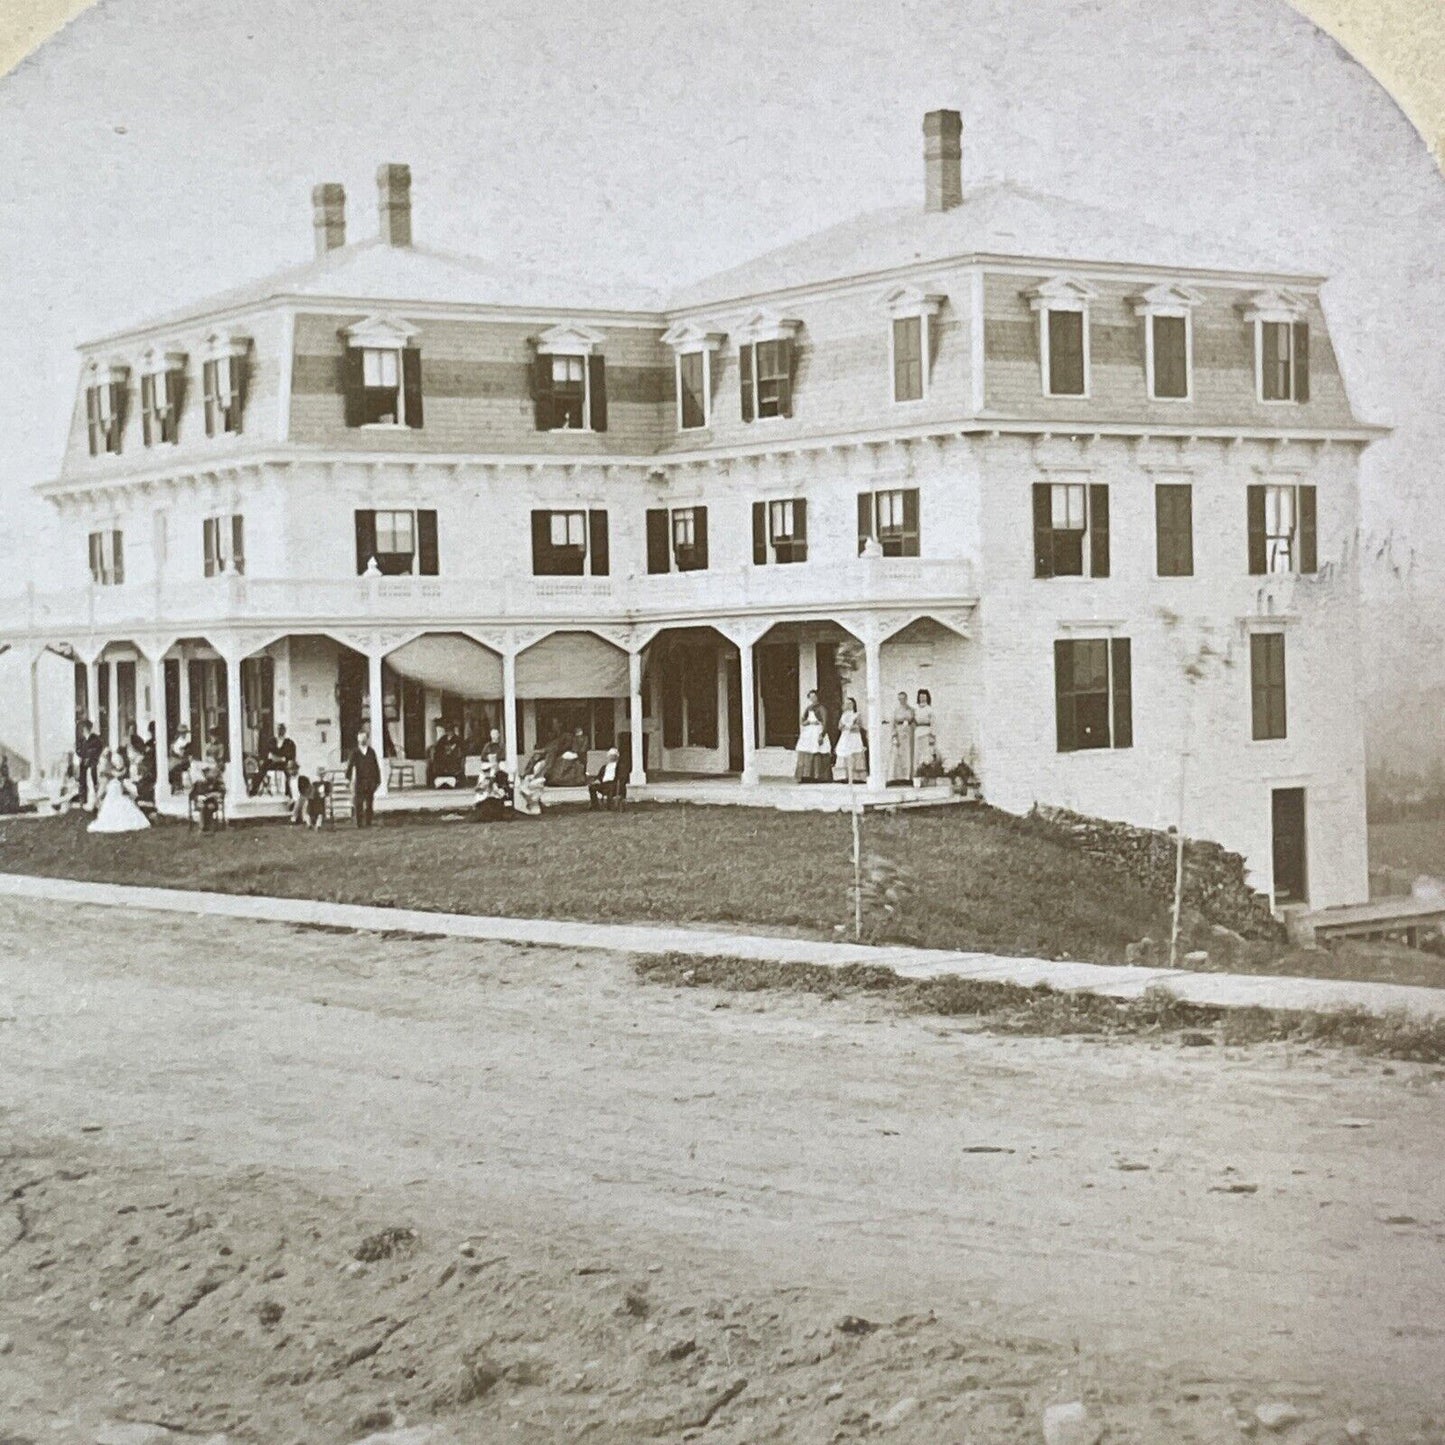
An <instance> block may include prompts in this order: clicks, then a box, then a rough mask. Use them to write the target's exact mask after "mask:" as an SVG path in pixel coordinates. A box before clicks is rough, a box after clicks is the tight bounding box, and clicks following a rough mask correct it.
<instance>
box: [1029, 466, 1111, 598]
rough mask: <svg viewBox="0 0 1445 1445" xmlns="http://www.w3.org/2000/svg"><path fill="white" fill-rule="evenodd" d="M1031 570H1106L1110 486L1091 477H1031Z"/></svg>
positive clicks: (1098, 573)
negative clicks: (1033, 479)
mask: <svg viewBox="0 0 1445 1445" xmlns="http://www.w3.org/2000/svg"><path fill="white" fill-rule="evenodd" d="M1033 525H1034V576H1035V577H1107V576H1108V575H1109V488H1108V486H1107V484H1104V483H1100V482H1094V483H1085V482H1035V483H1034V487H1033Z"/></svg>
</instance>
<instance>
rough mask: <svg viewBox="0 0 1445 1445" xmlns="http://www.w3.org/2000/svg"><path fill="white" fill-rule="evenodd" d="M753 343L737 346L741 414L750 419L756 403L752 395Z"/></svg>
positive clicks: (744, 418) (745, 418)
mask: <svg viewBox="0 0 1445 1445" xmlns="http://www.w3.org/2000/svg"><path fill="white" fill-rule="evenodd" d="M753 349H754V348H753V344H752V342H747V343H746V344H745V345H742V346H739V347H738V382H739V386H740V388H741V392H742V416H743V420H744V421H752V419H753V413H754V411H755V409H756V403H755V401H754V397H753Z"/></svg>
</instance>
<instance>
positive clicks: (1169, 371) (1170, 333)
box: [1134, 286, 1204, 401]
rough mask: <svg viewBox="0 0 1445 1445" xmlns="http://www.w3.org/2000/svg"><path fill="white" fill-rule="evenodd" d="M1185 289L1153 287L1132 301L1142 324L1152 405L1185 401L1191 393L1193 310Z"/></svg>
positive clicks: (1193, 295)
mask: <svg viewBox="0 0 1445 1445" xmlns="http://www.w3.org/2000/svg"><path fill="white" fill-rule="evenodd" d="M1203 300H1204V298H1203V296H1201V295H1200V294H1199V292H1197V291H1195V290H1194V289H1193V288H1192V287H1188V286H1154V287H1152V288H1151V289H1150V290H1148V291H1146V292H1145V293H1144V294H1143V295H1142V296H1139V297H1137V298H1136V299H1135V302H1134V311H1135V313H1136V314H1137V315H1138V316H1140V317H1142V318H1143V321H1144V378H1145V384H1146V386H1147V387H1148V392H1149V399H1150V400H1151V401H1188V400H1189V399H1190V398H1191V396H1192V395H1193V392H1194V308H1195V307H1196V306H1198V305H1199V304H1200V303H1201V302H1202V301H1203Z"/></svg>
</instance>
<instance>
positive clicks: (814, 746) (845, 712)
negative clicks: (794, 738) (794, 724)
mask: <svg viewBox="0 0 1445 1445" xmlns="http://www.w3.org/2000/svg"><path fill="white" fill-rule="evenodd" d="M888 726H889V732H888V772H887V779H888V783H889V786H890V787H891V786H901V785H903V784H906V783H911V782H913V781H914V780H915V779H916V778H920V777H930V776H934V775H936V774H937V773H939V772H940V771H941V770H942V766H943V765H942V760H941V759H940V757H939V753H938V739H937V736H936V734H935V732H934V722H933V694H932V693H931V692H929V690H928V689H927V688H926V687H921V688H919V689H918V692H917V694H916V701H915V702H914V703H912V704H910V703H909V701H908V694H907V693H906V692H900V693H899V694H898V701H897V703H896V704H895V706H894V708H893V715H892V717H891V718H890V719H889V724H888ZM869 745H870V739H869V737H868V730H867V728H866V727H865V726H864V723H863V717H862V714H861V713H860V712H859V710H858V701H857V699H856V698H853V697H845V698H844V699H843V709H842V711H841V712H840V713H839V714H838V719H837V723H836V725H833V724H832V720H831V719H830V718H829V716H828V709H827V707H826V706H825V705H824V704H823V703H822V702H820V701H819V700H818V694H817V692H816V691H813V692H809V694H808V698H807V701H806V702H805V703H804V705H803V712H802V716H801V717H800V718H799V719H798V742H797V746H796V749H795V753H796V763H795V765H794V769H793V777H794V779H795V781H797V782H799V783H829V782H833V781H834V778H835V770H841V772H842V781H844V782H848V783H860V782H865V781H866V780H867V777H868V750H869Z"/></svg>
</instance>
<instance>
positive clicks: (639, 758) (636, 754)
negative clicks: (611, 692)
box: [627, 647, 647, 788]
mask: <svg viewBox="0 0 1445 1445" xmlns="http://www.w3.org/2000/svg"><path fill="white" fill-rule="evenodd" d="M627 690H628V698H627V701H628V707H629V709H630V712H631V722H632V772H631V774H630V775H629V776H628V779H627V782H628V785H629V786H630V787H634V788H640V787H642V786H643V784H645V783H646V782H647V755H646V754H647V737H646V734H644V732H643V731H642V649H641V648H640V647H639V648H638V649H637V651H636V652H629V653H628V654H627Z"/></svg>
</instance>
